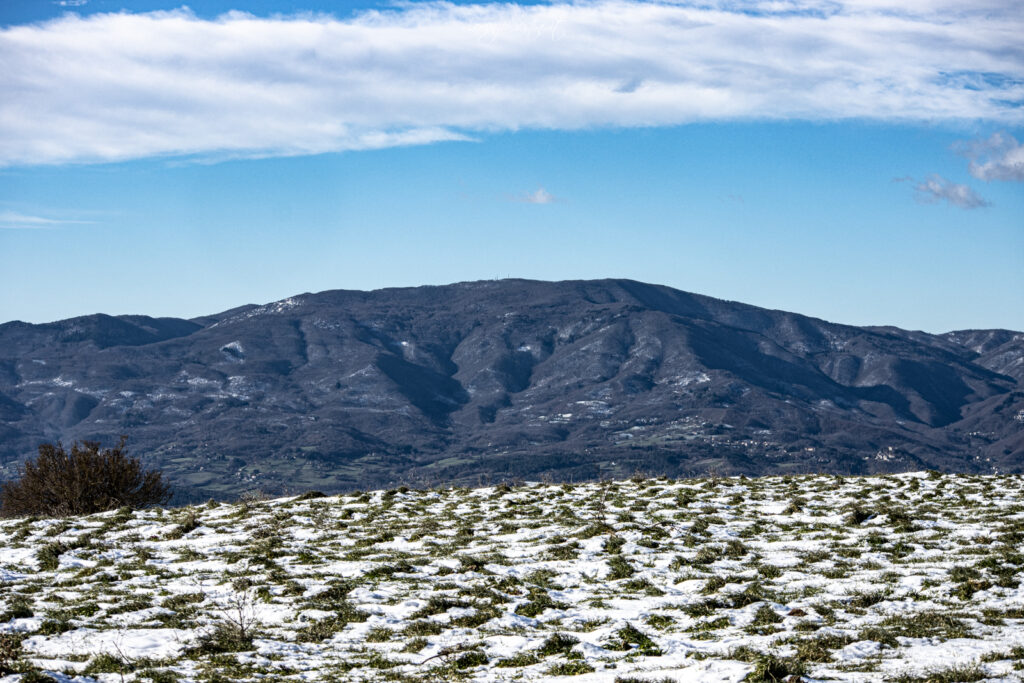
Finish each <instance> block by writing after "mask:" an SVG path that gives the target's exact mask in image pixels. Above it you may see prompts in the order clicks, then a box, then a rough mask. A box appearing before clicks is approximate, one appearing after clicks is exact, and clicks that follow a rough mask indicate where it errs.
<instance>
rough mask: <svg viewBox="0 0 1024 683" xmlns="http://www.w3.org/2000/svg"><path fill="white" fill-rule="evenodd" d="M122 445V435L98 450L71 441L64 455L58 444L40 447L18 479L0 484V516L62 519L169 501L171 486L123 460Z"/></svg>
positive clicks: (89, 443) (92, 443) (93, 444)
mask: <svg viewBox="0 0 1024 683" xmlns="http://www.w3.org/2000/svg"><path fill="white" fill-rule="evenodd" d="M124 444H125V437H123V436H122V437H121V442H120V443H119V444H118V445H117V447H115V448H106V449H104V450H102V451H101V450H100V444H99V442H98V441H83V442H82V443H81V444H79V443H78V442H75V443H74V444H72V446H71V452H70V453H68V452H66V451H65V450H64V446H63V444H61V443H60V442H58V443H57V445H56V446H54V445H53V444H48V443H46V444H42V445H41V446H39V457H37V458H36V459H35V460H29V461H28V462H26V463H25V466H24V467H23V468H22V470H21V477H20V478H19V479H18V480H17V481H12V482H7V483H5V484H4V485H3V488H2V496H3V502H2V503H0V515H2V516H4V517H17V516H22V515H50V516H55V517H66V516H70V515H88V514H92V513H94V512H102V511H104V510H113V509H116V508H119V507H124V506H127V507H130V508H142V507H146V506H149V505H160V504H163V503H166V502H167V501H168V500H170V497H171V487H170V486H169V485H168V484H166V483H165V482H164V481H163V475H162V473H161V472H159V471H153V470H149V471H144V470H143V469H142V465H141V464H140V463H139V459H138V458H129V457H128V456H127V455H125V452H124Z"/></svg>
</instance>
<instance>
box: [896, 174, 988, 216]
mask: <svg viewBox="0 0 1024 683" xmlns="http://www.w3.org/2000/svg"><path fill="white" fill-rule="evenodd" d="M914 196H915V197H916V199H917V200H918V201H920V202H924V203H925V204H936V203H938V202H942V201H944V202H947V203H949V204H952V205H953V206H959V207H960V208H961V209H981V208H984V207H986V206H991V204H990V203H989V202H988V201H986V200H985V199H984V198H982V197H980V196H979V195H978V194H977V193H976V192H975V191H974V190H972V189H971V188H970V187H968V186H967V185H961V184H960V183H954V182H953V181H951V180H947V179H945V178H943V177H942V176H940V175H935V174H933V175H931V176H928V177H927V178H925V179H924V180H922V181H920V182H918V183H916V184H915V185H914Z"/></svg>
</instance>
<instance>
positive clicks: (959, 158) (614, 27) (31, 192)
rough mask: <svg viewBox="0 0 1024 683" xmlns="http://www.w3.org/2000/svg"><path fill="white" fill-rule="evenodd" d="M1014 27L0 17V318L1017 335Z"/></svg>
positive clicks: (952, 16)
mask: <svg viewBox="0 0 1024 683" xmlns="http://www.w3.org/2000/svg"><path fill="white" fill-rule="evenodd" d="M231 10H238V11H241V12H247V13H248V14H244V15H243V14H239V13H237V12H236V13H234V14H228V15H226V14H225V13H226V12H229V11H231ZM372 10H380V11H377V12H375V13H374V12H372ZM368 11H370V12H371V13H367V12H368ZM115 12H116V13H115ZM1021 14H1022V12H1021V10H1020V9H1017V8H1015V5H1014V3H1009V2H1007V3H999V2H988V3H983V4H977V5H969V6H967V7H964V5H963V4H962V3H960V4H956V5H954V4H952V3H942V2H932V1H930V0H919V1H918V2H913V3H902V4H901V5H900V6H899V8H898V11H897V10H896V9H894V7H887V6H886V4H885V2H883V1H882V0H877V1H876V0H858V1H857V2H851V3H845V4H843V3H824V2H822V3H816V2H810V1H808V2H794V3H779V2H777V3H771V4H767V3H766V4H757V3H752V2H721V3H701V4H699V5H696V4H690V3H685V2H684V3H672V4H661V3H640V2H632V1H621V0H617V1H615V2H592V3H576V4H571V5H564V4H554V5H552V4H535V5H533V6H530V7H528V6H525V5H511V4H507V3H498V4H490V5H474V4H472V3H461V4H460V5H458V6H455V5H447V4H426V3H412V4H405V5H400V6H384V5H379V6H378V5H371V4H363V5H354V4H336V3H324V2H321V3H308V2H307V3H301V4H297V5H285V4H281V3H270V2H262V3H232V2H228V0H224V1H223V2H215V3H212V2H211V3H205V2H204V3H195V4H192V5H190V9H189V10H183V9H179V6H178V5H176V4H173V3H159V2H134V3H127V4H124V3H120V2H117V3H113V2H109V1H106V0H89V1H88V2H86V3H85V4H80V5H73V6H69V5H65V6H61V5H60V4H58V3H53V2H42V1H36V2H20V3H13V4H11V3H8V4H7V5H6V6H3V7H2V9H0V24H2V26H3V29H2V32H0V62H3V63H6V64H9V65H11V66H12V68H11V69H6V70H5V73H4V74H2V75H0V89H2V90H3V91H4V92H6V93H9V94H10V96H9V97H7V98H3V99H2V100H0V254H2V257H3V263H4V268H3V269H2V270H0V321H6V320H13V319H21V320H26V321H31V322H43V321H48V320H55V319H59V318H64V317H70V316H74V315H82V314H87V313H93V312H101V311H102V312H106V313H113V314H119V313H145V314H149V315H173V316H181V317H191V316H198V315H202V314H206V313H212V312H216V311H220V310H224V309H226V308H230V307H233V306H236V305H240V304H243V303H261V302H266V301H271V300H275V299H280V298H284V297H286V296H289V295H292V294H296V293H300V292H305V291H320V290H324V289H334V288H350V289H371V288H378V287H387V286H408V285H418V284H440V283H446V282H455V281H460V280H473V279H487V278H493V277H528V278H538V279H548V280H556V279H571V278H601V277H629V278H634V279H638V280H643V281H647V282H656V283H662V284H667V285H670V286H673V287H678V288H681V289H685V290H688V291H695V292H700V293H704V294H708V295H711V296H717V297H721V298H727V299H734V300H740V301H745V302H748V303H753V304H757V305H761V306H767V307H771V308H781V309H786V310H793V311H798V312H801V313H806V314H809V315H814V316H818V317H822V318H826V319H829V320H835V321H838V322H846V323H853V324H892V325H898V326H901V327H907V328H914V329H924V330H927V331H931V332H942V331H947V330H951V329H962V328H968V327H974V328H988V327H1007V328H1012V329H1018V330H1024V185H1022V181H1024V147H1022V146H1021V145H1020V144H1019V141H1021V140H1024V111H1022V107H1021V102H1024V47H1022V46H1021V45H1020V40H1019V37H1018V36H1019V35H1022V34H1024V17H1022V16H1021ZM953 20H955V21H953ZM896 37H898V40H896Z"/></svg>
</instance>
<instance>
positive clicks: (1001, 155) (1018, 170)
mask: <svg viewBox="0 0 1024 683" xmlns="http://www.w3.org/2000/svg"><path fill="white" fill-rule="evenodd" d="M959 150H960V152H961V154H963V155H964V156H966V157H967V158H968V159H970V160H971V163H970V166H969V167H968V168H969V170H970V172H971V175H972V176H974V177H975V178H977V179H978V180H1016V181H1018V182H1024V145H1022V144H1020V143H1018V142H1017V140H1016V138H1014V137H1013V136H1012V135H1009V134H1007V133H994V134H993V135H992V137H990V138H989V139H988V140H980V141H974V142H969V143H965V144H962V145H960V146H959Z"/></svg>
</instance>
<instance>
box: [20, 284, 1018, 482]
mask: <svg viewBox="0 0 1024 683" xmlns="http://www.w3.org/2000/svg"><path fill="white" fill-rule="evenodd" d="M1022 383H1024V333H1019V332H1010V331H1005V330H981V331H979V330H970V331H962V332H951V333H948V334H944V335H930V334H925V333H923V332H912V331H906V330H901V329H897V328H891V327H884V328H882V327H875V328H862V327H853V326H848V325H838V324H833V323H829V322H825V321H823V320H818V319H815V318H810V317H806V316H802V315H798V314H795V313H787V312H782V311H772V310H766V309H762V308H757V307H754V306H749V305H745V304H741V303H735V302H730V301H722V300H718V299H713V298H710V297H706V296H700V295H695V294H688V293H686V292H681V291H678V290H674V289H671V288H668V287H663V286H657V285H649V284H643V283H640V282H634V281H629V280H600V281H570V282H536V281H526V280H502V281H483V282H469V283H459V284H453V285H447V286H443V287H415V288H404V289H382V290H377V291H372V292H360V291H328V292H321V293H318V294H302V295H299V296H295V297H291V298H289V299H285V300H282V301H278V302H275V303H272V304H268V305H264V306H243V307H241V308H237V309H233V310H231V311H227V312H224V313H221V314H217V315H210V316H206V317H204V318H199V319H195V320H177V319H168V318H159V319H156V318H148V317H145V316H116V317H115V316H105V315H93V316H87V317H83V318H73V319H70V320H65V321H61V322H56V323H50V324H46V325H29V324H26V323H20V322H13V323H7V324H4V325H0V464H2V466H3V467H4V471H3V472H2V473H0V476H6V477H10V476H13V474H14V472H15V466H16V463H17V462H18V461H20V460H23V459H24V458H26V457H29V456H31V455H33V453H34V452H35V449H36V447H37V446H38V444H39V443H41V442H44V441H54V440H57V439H61V440H63V441H64V442H70V441H72V440H74V439H93V440H101V441H103V442H105V443H112V442H113V441H114V440H115V439H116V437H117V436H118V435H120V434H126V435H128V437H129V451H130V452H131V453H132V454H135V455H139V456H142V457H143V458H144V459H145V461H146V462H147V463H149V464H150V465H151V466H157V467H160V468H162V469H163V470H164V471H165V472H166V473H167V474H168V475H169V477H170V478H171V479H172V481H173V482H174V483H175V484H176V485H177V488H178V491H179V495H180V496H182V497H183V498H186V499H199V498H205V497H217V498H224V497H232V496H235V495H237V494H238V493H239V492H241V491H245V490H249V489H260V490H262V491H264V492H267V493H287V492H294V491H300V490H304V489H310V488H317V489H321V490H325V491H337V490H345V489H352V488H356V487H359V488H369V487H376V486H388V485H393V484H397V483H408V484H432V483H439V482H461V483H477V482H480V481H486V480H501V479H517V478H534V479H536V478H552V479H559V480H581V479H597V478H605V477H614V476H623V475H626V476H628V475H630V474H633V473H636V472H644V473H667V474H671V475H675V476H678V475H688V474H707V473H708V472H711V473H721V474H738V473H743V474H748V475H756V474H768V473H772V474H780V473H783V474H784V473H802V472H833V473H872V472H889V471H902V470H910V469H922V468H934V469H940V470H946V471H960V472H1021V471H1024V386H1022Z"/></svg>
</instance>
